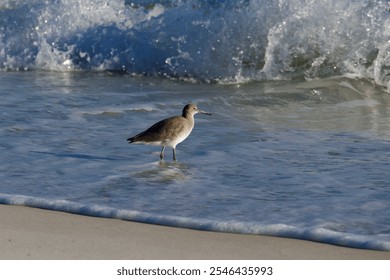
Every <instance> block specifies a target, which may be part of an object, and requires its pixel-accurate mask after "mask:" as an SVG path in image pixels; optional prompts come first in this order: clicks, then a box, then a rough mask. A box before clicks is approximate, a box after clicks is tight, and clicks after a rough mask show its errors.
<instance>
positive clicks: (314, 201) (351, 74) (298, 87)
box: [0, 0, 390, 250]
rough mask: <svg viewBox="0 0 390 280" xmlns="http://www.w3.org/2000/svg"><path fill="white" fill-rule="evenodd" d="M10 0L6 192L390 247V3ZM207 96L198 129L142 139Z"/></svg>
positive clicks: (191, 222)
mask: <svg viewBox="0 0 390 280" xmlns="http://www.w3.org/2000/svg"><path fill="white" fill-rule="evenodd" d="M25 2H26V1H18V0H9V1H8V0H7V1H1V2H0V94H1V101H0V123H1V126H0V151H1V157H0V203H4V204H18V205H27V206H33V207H40V208H47V209H52V210H58V211H67V212H72V213H79V214H85V215H93V216H101V217H108V218H119V219H124V220H132V221H139V222H147V223H155V224H162V225H170V226H177V227H187V228H195V229H202V230H214V231H225V232H236V233H251V234H267V235H274V236H286V237H292V238H299V239H307V240H314V241H319V242H325V243H331V244H336V245H343V246H350V247H357V248H367V249H376V250H390V216H389V215H388V213H390V203H389V201H390V180H389V178H388V172H389V170H390V161H389V159H390V142H389V140H390V95H389V88H390V2H389V1H356V0H355V1H352V0H351V1H342V2H340V1H331V0H330V1H321V2H318V1H305V0H300V1H294V0H291V1H287V0H286V1H250V0H245V1H184V0H183V1H158V3H157V1H109V2H108V1H100V0H96V1H88V2H85V1H81V0H60V1H50V0H46V1H43V0H34V1H29V2H28V3H25ZM189 102H194V103H197V104H198V106H199V107H200V108H201V109H202V110H204V111H208V112H211V113H212V116H205V115H197V116H196V125H195V128H194V130H193V132H192V134H191V135H190V137H189V138H188V139H187V140H185V141H184V142H183V143H181V144H179V145H178V147H177V156H178V162H177V163H173V162H172V155H171V150H170V149H167V150H166V159H165V161H164V162H160V161H159V152H160V148H158V147H153V146H142V145H129V144H128V143H127V142H126V139H127V138H128V137H130V136H133V135H135V134H136V133H138V132H140V131H142V130H143V129H145V128H147V127H148V126H150V125H151V124H153V123H154V122H156V121H158V120H160V119H163V118H165V117H168V116H172V115H177V114H180V112H181V110H182V108H183V106H184V105H185V104H187V103H189Z"/></svg>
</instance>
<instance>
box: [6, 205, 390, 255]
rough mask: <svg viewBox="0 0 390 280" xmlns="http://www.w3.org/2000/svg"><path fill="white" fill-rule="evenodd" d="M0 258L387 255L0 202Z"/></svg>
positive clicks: (300, 241)
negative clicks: (89, 215)
mask: <svg viewBox="0 0 390 280" xmlns="http://www.w3.org/2000/svg"><path fill="white" fill-rule="evenodd" d="M0 224H1V228H0V240H1V242H0V259H14V260H19V259H38V260H39V259H56V260H57V259H59V260H64V259H72V260H84V259H90V260H96V259H99V260H112V259H117V260H120V259H137V260H144V259H153V260H156V259H268V260H279V259H282V260H289V259H299V260H312V259H315V260H325V259H335V260H339V259H350V260H353V259H361V260H367V259H369V260H372V259H374V260H375V259H387V260H389V259H390V252H381V251H371V250H361V249H353V248H346V247H340V246H334V245H328V244H322V243H317V242H311V241H304V240H296V239H289V238H279V237H270V236H260V235H246V234H230V233H219V232H208V231H198V230H189V229H181V228H173V227H166V226H158V225H150V224H142V223H136V222H129V221H122V220H115V219H105V218H96V217H88V216H82V215H75V214H69V213H63V212H57V211H49V210H42V209H36V208H30V207H23V206H10V205H0Z"/></svg>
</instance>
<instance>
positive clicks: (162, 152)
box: [160, 146, 165, 160]
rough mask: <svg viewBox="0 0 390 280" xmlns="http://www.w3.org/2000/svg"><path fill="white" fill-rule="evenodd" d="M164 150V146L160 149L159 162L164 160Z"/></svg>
mask: <svg viewBox="0 0 390 280" xmlns="http://www.w3.org/2000/svg"><path fill="white" fill-rule="evenodd" d="M164 150H165V146H163V147H162V149H161V153H160V160H163V159H164Z"/></svg>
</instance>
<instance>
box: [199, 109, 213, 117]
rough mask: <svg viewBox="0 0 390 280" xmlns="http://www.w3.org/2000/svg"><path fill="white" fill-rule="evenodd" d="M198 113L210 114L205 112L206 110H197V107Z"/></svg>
mask: <svg viewBox="0 0 390 280" xmlns="http://www.w3.org/2000/svg"><path fill="white" fill-rule="evenodd" d="M198 113H201V114H204V115H209V116H211V113H207V112H205V111H202V110H199V109H198Z"/></svg>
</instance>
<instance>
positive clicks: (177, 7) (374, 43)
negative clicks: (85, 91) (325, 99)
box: [0, 0, 390, 87]
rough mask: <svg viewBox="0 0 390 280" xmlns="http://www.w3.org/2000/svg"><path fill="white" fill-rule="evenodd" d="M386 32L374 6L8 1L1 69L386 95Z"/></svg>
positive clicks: (296, 1) (1, 17) (385, 15)
mask: <svg viewBox="0 0 390 280" xmlns="http://www.w3.org/2000/svg"><path fill="white" fill-rule="evenodd" d="M157 2H158V3H157ZM11 19H12V20H11ZM389 26H390V19H389V2H388V1H379V0H375V1H363V0H359V1H352V0H350V1H342V2H341V1H337V0H331V1H320V2H318V1H306V0H305V1H301V0H283V1H282V0H281V1H268V0H261V1H258V0H241V1H222V2H220V1H214V0H209V1H201V2H199V1H193V0H183V1H163V2H161V1H147V2H145V1H111V2H107V1H103V0H98V1H88V2H86V1H82V0H61V1H53V0H50V1H47V0H45V1H44V0H35V1H28V2H26V1H19V0H14V1H6V2H5V3H3V5H2V8H0V28H1V30H2V32H1V34H0V69H11V70H24V69H46V70H55V71H70V70H71V71H74V70H83V71H86V70H94V71H105V70H112V71H124V72H127V73H133V74H146V75H161V76H167V77H178V78H181V79H183V80H186V81H194V80H195V81H198V80H202V81H219V82H221V83H245V82H248V81H252V80H264V79H271V80H275V79H291V78H306V79H313V78H323V77H331V76H335V75H336V76H337V75H355V76H358V77H364V78H369V79H372V80H373V81H375V83H377V84H379V85H382V86H387V87H388V85H389V83H390V78H389V66H390V42H389V34H390V31H389V30H390V28H389Z"/></svg>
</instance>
